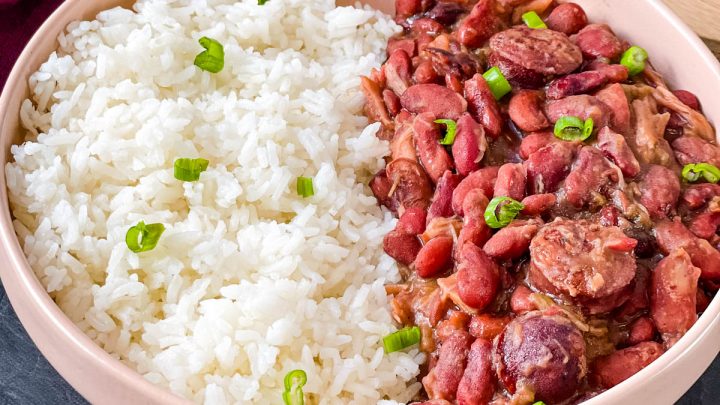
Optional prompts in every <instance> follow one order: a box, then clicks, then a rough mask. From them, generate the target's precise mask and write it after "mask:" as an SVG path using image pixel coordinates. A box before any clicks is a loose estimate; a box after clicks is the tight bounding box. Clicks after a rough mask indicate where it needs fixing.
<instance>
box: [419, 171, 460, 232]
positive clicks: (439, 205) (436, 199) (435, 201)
mask: <svg viewBox="0 0 720 405" xmlns="http://www.w3.org/2000/svg"><path fill="white" fill-rule="evenodd" d="M461 180H462V176H459V175H457V174H453V173H452V172H451V171H450V170H448V171H446V172H445V173H443V176H442V177H440V180H438V182H437V187H435V195H433V198H432V203H431V204H430V208H428V215H427V222H428V223H429V222H430V221H432V219H433V218H435V217H448V218H449V217H452V216H453V215H454V214H455V213H454V212H453V208H452V195H453V191H455V188H456V187H457V186H458V184H460V181H461Z"/></svg>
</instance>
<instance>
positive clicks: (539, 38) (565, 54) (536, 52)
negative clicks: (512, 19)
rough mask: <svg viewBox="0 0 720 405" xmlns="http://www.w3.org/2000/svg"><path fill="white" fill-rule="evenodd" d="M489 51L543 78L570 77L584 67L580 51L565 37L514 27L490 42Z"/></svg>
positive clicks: (495, 36) (497, 35)
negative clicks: (543, 76)
mask: <svg viewBox="0 0 720 405" xmlns="http://www.w3.org/2000/svg"><path fill="white" fill-rule="evenodd" d="M490 49H492V51H493V52H494V53H497V54H498V56H500V57H502V58H504V59H508V60H509V61H510V62H512V63H515V64H518V65H520V66H522V67H524V68H525V69H529V70H532V71H535V72H538V73H541V74H544V75H564V74H568V73H570V72H572V71H574V70H576V69H577V68H579V67H580V65H581V64H582V53H581V52H580V48H578V47H577V46H576V45H575V44H573V43H572V42H571V41H570V39H569V38H568V37H567V36H566V35H565V34H563V33H560V32H557V31H552V30H536V29H532V28H528V27H515V28H510V29H508V30H505V31H502V32H499V33H497V34H495V35H493V37H492V38H490Z"/></svg>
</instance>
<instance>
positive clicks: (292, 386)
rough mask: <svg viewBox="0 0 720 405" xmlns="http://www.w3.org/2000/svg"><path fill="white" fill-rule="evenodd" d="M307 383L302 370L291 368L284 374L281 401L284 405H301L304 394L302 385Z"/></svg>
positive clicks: (303, 401)
mask: <svg viewBox="0 0 720 405" xmlns="http://www.w3.org/2000/svg"><path fill="white" fill-rule="evenodd" d="M305 383H307V374H305V371H303V370H293V371H291V372H289V373H287V375H286V376H285V392H283V402H285V405H303V404H304V403H305V395H304V394H303V390H302V387H303V386H305Z"/></svg>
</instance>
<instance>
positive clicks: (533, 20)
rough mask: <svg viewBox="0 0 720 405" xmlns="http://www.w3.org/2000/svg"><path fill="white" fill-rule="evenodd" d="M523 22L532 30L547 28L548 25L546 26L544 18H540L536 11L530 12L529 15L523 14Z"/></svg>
mask: <svg viewBox="0 0 720 405" xmlns="http://www.w3.org/2000/svg"><path fill="white" fill-rule="evenodd" d="M522 20H523V22H524V23H525V25H527V26H528V27H530V28H532V29H538V28H547V25H545V23H544V22H543V20H542V18H540V16H539V15H538V13H536V12H534V11H528V12H527V13H525V14H523V15H522Z"/></svg>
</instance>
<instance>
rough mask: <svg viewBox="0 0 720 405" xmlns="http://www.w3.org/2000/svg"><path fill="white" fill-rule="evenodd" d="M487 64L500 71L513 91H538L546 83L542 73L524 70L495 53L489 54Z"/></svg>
mask: <svg viewBox="0 0 720 405" xmlns="http://www.w3.org/2000/svg"><path fill="white" fill-rule="evenodd" d="M488 64H490V65H491V66H495V67H497V68H498V69H500V71H501V72H502V74H503V76H505V78H506V79H507V81H508V82H510V84H511V85H512V87H513V88H514V89H539V88H540V87H542V86H543V85H544V84H545V81H546V76H545V75H544V74H543V73H539V72H536V71H534V70H530V69H526V68H524V67H522V66H521V65H519V64H517V63H514V62H511V61H510V60H508V59H505V58H503V57H501V56H500V55H498V54H497V53H491V54H490V57H489V58H488Z"/></svg>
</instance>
